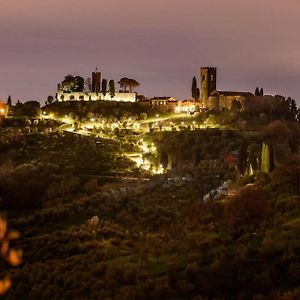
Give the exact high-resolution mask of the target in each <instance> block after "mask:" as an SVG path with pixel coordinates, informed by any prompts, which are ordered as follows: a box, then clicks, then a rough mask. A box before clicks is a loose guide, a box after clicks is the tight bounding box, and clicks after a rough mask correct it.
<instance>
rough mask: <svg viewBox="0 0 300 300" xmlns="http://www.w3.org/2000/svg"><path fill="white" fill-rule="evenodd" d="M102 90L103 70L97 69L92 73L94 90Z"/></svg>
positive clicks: (97, 91)
mask: <svg viewBox="0 0 300 300" xmlns="http://www.w3.org/2000/svg"><path fill="white" fill-rule="evenodd" d="M100 91H101V72H98V69H97V68H96V71H95V72H93V73H92V92H94V93H100Z"/></svg>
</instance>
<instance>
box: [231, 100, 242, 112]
mask: <svg viewBox="0 0 300 300" xmlns="http://www.w3.org/2000/svg"><path fill="white" fill-rule="evenodd" d="M241 108H242V105H241V102H240V101H238V100H236V99H234V100H233V101H232V103H231V110H232V111H240V110H241Z"/></svg>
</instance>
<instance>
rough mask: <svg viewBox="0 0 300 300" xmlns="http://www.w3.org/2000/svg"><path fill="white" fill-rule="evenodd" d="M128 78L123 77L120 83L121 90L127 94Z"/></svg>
mask: <svg viewBox="0 0 300 300" xmlns="http://www.w3.org/2000/svg"><path fill="white" fill-rule="evenodd" d="M128 80H129V79H128V78H127V77H123V78H121V79H120V80H119V81H118V84H119V85H120V88H121V89H122V90H123V91H124V92H127V87H128Z"/></svg>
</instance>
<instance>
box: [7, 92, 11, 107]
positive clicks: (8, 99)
mask: <svg viewBox="0 0 300 300" xmlns="http://www.w3.org/2000/svg"><path fill="white" fill-rule="evenodd" d="M7 106H8V107H11V96H10V95H9V96H8V98H7Z"/></svg>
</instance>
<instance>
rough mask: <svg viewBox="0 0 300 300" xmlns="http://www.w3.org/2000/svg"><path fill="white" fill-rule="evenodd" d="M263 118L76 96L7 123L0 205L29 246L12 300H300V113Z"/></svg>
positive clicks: (0, 160)
mask: <svg viewBox="0 0 300 300" xmlns="http://www.w3.org/2000/svg"><path fill="white" fill-rule="evenodd" d="M111 86H112V84H111V83H109V91H108V92H109V93H110V92H111ZM126 89H128V86H127V87H126ZM279 108H280V109H281V113H280V109H279ZM260 109H261V110H260V111H259V113H258V112H254V111H247V112H243V111H240V110H239V109H238V107H235V108H234V109H231V111H228V112H215V113H212V112H203V113H198V114H197V115H195V116H190V115H187V116H186V117H185V118H183V117H176V116H174V115H166V116H161V115H157V113H156V112H155V111H154V110H150V109H149V108H145V107H143V106H140V105H139V104H138V103H135V104H130V105H128V104H120V105H119V106H114V104H113V103H103V102H101V101H100V102H97V103H96V102H91V101H87V102H81V101H78V102H76V103H52V104H51V105H48V106H47V107H46V108H43V111H45V113H46V116H47V118H43V117H42V118H41V119H38V120H37V117H24V116H22V117H20V118H15V119H9V118H8V119H7V120H5V122H4V123H3V127H2V128H0V130H1V136H0V150H1V151H0V165H1V166H0V197H1V202H0V208H1V209H2V211H5V212H6V214H7V217H8V220H9V223H10V225H11V227H12V228H14V229H15V230H18V231H19V232H21V236H20V238H19V239H17V240H13V241H12V243H11V245H12V247H13V248H12V249H22V250H23V258H22V260H23V263H21V264H20V265H19V266H18V267H17V268H11V266H10V265H9V264H7V263H6V262H5V261H2V262H0V265H1V266H0V267H1V268H2V270H4V271H5V274H6V272H8V273H9V274H10V280H11V282H12V287H11V288H10V289H9V291H8V292H7V294H6V298H7V299H174V300H177V299H178V300H181V299H193V300H197V299H249V300H250V299H263V300H264V299H265V300H269V299H275V300H281V299H298V298H299V296H300V281H299V274H300V235H299V215H300V156H299V142H300V138H299V136H300V128H299V123H297V113H298V110H297V107H296V108H295V107H294V104H293V101H292V99H286V98H284V97H279V96H278V97H277V98H276V100H275V102H274V103H273V106H272V112H271V111H270V110H269V109H268V110H265V111H264V107H263V106H262V107H261V108H260ZM51 114H55V115H56V118H54V117H53V118H52V117H50V115H51ZM64 118H67V119H68V120H72V127H71V126H70V125H69V124H68V123H65V124H64V123H63V121H62V120H63V119H64ZM54 119H55V120H54ZM87 124H88V125H90V126H91V127H90V128H88V129H87V127H85V126H88V125H87ZM91 124H92V125H91ZM136 125H139V127H138V126H136ZM70 127H71V130H70ZM68 130H69V131H68ZM135 156H137V157H138V158H139V159H140V160H141V161H142V163H144V164H145V162H147V163H148V168H147V169H142V168H141V166H143V164H141V166H140V167H139V166H138V165H137V164H135V163H134V161H133V160H132V159H130V157H135ZM153 170H160V171H161V172H157V173H154V172H152V171H153ZM151 172H152V173H151ZM161 173H162V174H161ZM0 227H1V222H0ZM18 257H19V256H18ZM19 262H21V261H20V260H19ZM5 274H4V278H5ZM0 291H1V283H0Z"/></svg>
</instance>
